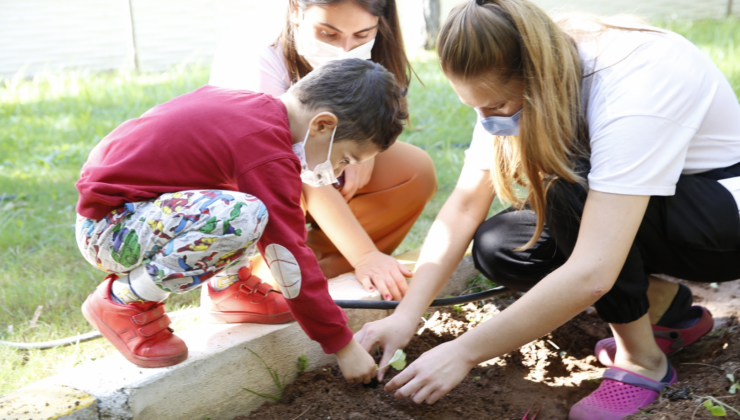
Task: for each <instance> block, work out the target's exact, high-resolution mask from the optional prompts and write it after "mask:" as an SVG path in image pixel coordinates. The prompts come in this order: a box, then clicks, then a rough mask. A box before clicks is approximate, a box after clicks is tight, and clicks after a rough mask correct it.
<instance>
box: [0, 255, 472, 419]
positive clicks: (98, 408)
mask: <svg viewBox="0 0 740 420" xmlns="http://www.w3.org/2000/svg"><path fill="white" fill-rule="evenodd" d="M397 258H398V259H399V261H401V262H403V263H404V264H406V265H408V266H413V265H414V264H415V263H416V259H417V258H418V251H411V252H409V253H407V254H403V255H400V256H398V257H397ZM475 274H477V271H476V270H475V268H474V267H473V263H472V258H471V257H470V256H469V255H468V256H466V257H465V258H464V259H463V261H462V262H461V264H460V266H458V268H457V270H456V271H455V272H454V274H453V275H452V277H451V278H450V281H449V282H448V283H447V285H446V286H445V288H444V289H443V290H442V292H441V293H440V294H439V296H446V295H449V294H451V293H454V292H461V291H463V290H465V288H466V285H467V280H469V279H470V278H472V277H473V276H474V275H475ZM329 291H330V293H331V294H332V296H333V297H334V298H335V299H353V300H380V295H379V294H378V292H377V291H376V292H374V293H368V292H366V291H365V290H364V289H363V288H362V286H361V285H360V284H359V283H358V282H357V281H356V280H355V278H354V274H345V275H342V276H339V277H337V278H335V279H331V280H329ZM346 312H347V317H348V319H349V326H350V328H351V329H352V330H353V331H358V330H359V329H360V328H361V327H362V325H364V324H365V323H366V322H369V321H374V320H377V319H381V318H384V317H386V316H387V315H388V314H389V311H382V310H359V309H350V310H346ZM178 335H179V336H180V337H182V338H183V339H184V340H185V342H186V343H187V345H188V349H189V356H188V359H187V360H186V361H184V362H183V363H180V364H178V365H175V366H172V367H168V368H157V369H143V368H139V367H137V366H134V365H132V364H131V363H129V362H127V361H126V360H125V359H124V358H123V357H122V356H120V355H118V354H115V355H112V356H108V357H105V358H103V359H99V360H96V361H94V362H90V363H87V364H83V365H81V366H77V367H75V368H73V369H71V370H69V371H67V372H64V373H61V374H59V375H56V376H54V377H51V378H47V379H45V380H43V381H40V382H37V383H35V384H33V385H30V386H28V387H25V388H22V389H20V390H18V391H16V392H14V393H12V394H9V395H7V396H5V397H3V398H0V418H1V419H19V420H30V419H35V420H40V419H41V420H47V419H61V420H103V419H105V420H150V419H157V420H184V419H193V420H203V419H205V418H209V419H210V420H222V419H223V420H230V419H232V418H233V417H235V416H237V415H246V414H248V413H249V412H251V411H252V410H254V409H256V408H257V407H259V406H260V405H261V404H262V403H264V402H265V399H264V398H262V397H258V396H256V395H254V394H251V393H249V392H246V391H244V388H249V389H251V390H253V391H256V392H259V393H263V394H272V395H277V394H278V393H279V390H278V388H277V386H276V385H275V383H274V382H273V380H272V378H271V377H270V375H269V373H268V371H267V369H266V368H265V365H263V364H262V362H261V361H260V360H259V359H258V358H257V357H255V356H254V355H252V354H251V353H250V352H249V351H247V350H248V349H249V350H252V351H253V352H255V353H256V354H258V355H259V356H260V357H261V358H262V359H263V360H264V362H265V364H266V365H267V366H269V367H271V368H274V369H276V370H277V372H278V374H279V375H280V377H281V378H282V377H283V375H285V376H284V378H285V382H286V383H290V382H292V381H293V380H294V379H295V377H296V375H297V360H298V357H300V356H306V358H307V359H308V362H309V369H315V368H317V367H319V366H321V365H324V364H327V363H332V362H334V360H335V359H334V356H333V355H326V354H324V353H323V351H322V350H321V347H320V346H319V345H318V344H317V343H315V342H313V341H311V340H310V339H309V338H308V337H306V335H305V334H304V333H303V331H302V330H301V328H300V326H299V325H298V324H297V323H295V322H293V323H289V324H282V325H258V324H206V325H197V326H195V327H193V328H190V329H188V330H185V331H183V332H179V333H178Z"/></svg>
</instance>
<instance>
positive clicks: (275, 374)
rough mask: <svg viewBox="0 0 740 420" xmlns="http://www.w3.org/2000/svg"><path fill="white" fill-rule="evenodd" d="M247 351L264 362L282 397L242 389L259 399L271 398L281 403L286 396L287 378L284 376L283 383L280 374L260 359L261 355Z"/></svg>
mask: <svg viewBox="0 0 740 420" xmlns="http://www.w3.org/2000/svg"><path fill="white" fill-rule="evenodd" d="M247 350H249V352H250V353H252V354H253V355H255V356H256V357H257V358H258V359H260V362H262V364H263V365H265V369H267V373H269V374H270V377H271V378H272V382H274V383H275V386H277V387H278V390H280V395H272V394H262V393H259V392H257V391H252V390H251V389H248V388H242V389H244V390H245V391H247V392H251V393H252V394H254V395H257V396H258V397H262V398H269V399H273V400H275V401H280V400H281V399H282V398H283V394H285V376H283V380H282V381H281V380H280V375H278V372H277V370H276V369H273V368H271V367H270V366H267V363H265V361H264V360H263V359H262V358H261V357H260V355H259V354H257V353H255V352H253V351H252V350H251V349H247ZM298 360H299V361H300V358H298Z"/></svg>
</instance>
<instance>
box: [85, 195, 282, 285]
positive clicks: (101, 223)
mask: <svg viewBox="0 0 740 420" xmlns="http://www.w3.org/2000/svg"><path fill="white" fill-rule="evenodd" d="M267 219H268V217H267V209H266V208H265V205H264V204H262V202H261V201H260V200H259V199H257V198H256V197H253V196H251V195H249V194H244V193H240V192H234V191H213V190H193V191H182V192H177V193H168V194H163V195H162V196H160V197H159V198H157V199H154V200H150V201H142V202H138V203H127V204H126V205H125V206H124V207H122V208H120V209H118V210H115V211H113V212H111V213H110V214H108V216H106V217H105V218H104V219H102V220H92V219H88V218H85V217H83V216H80V215H78V216H77V226H76V233H77V245H78V246H79V248H80V251H81V252H82V255H83V256H84V257H85V259H86V260H87V261H88V262H89V263H90V264H92V265H94V266H96V267H98V268H99V269H101V270H103V271H106V272H109V273H115V274H128V273H131V275H132V276H133V275H141V274H143V272H146V273H148V275H149V276H151V278H152V280H153V281H154V283H155V284H156V285H157V286H159V287H160V288H162V289H163V290H164V291H167V292H174V293H184V292H187V291H189V290H192V289H194V288H196V287H198V286H200V285H201V284H203V283H204V282H205V281H206V280H208V279H209V278H211V277H213V276H214V275H215V274H216V273H219V272H220V271H222V270H223V269H225V268H227V267H231V266H234V265H236V264H237V263H238V262H239V261H242V260H243V258H249V257H251V256H252V255H254V254H255V249H256V246H257V241H258V240H259V239H260V237H261V236H262V232H263V231H264V229H265V225H266V224H267ZM132 272H133V273H132Z"/></svg>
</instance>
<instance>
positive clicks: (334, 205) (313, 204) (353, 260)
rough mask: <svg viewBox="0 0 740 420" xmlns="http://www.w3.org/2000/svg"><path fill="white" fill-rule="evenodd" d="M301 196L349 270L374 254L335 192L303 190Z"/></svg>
mask: <svg viewBox="0 0 740 420" xmlns="http://www.w3.org/2000/svg"><path fill="white" fill-rule="evenodd" d="M303 193H304V194H305V196H306V205H307V207H308V212H309V213H311V217H313V218H314V220H316V223H318V225H319V226H321V230H323V231H324V233H326V236H328V237H329V239H331V241H332V243H334V245H335V246H336V247H337V249H338V250H339V252H341V253H342V255H344V257H345V258H347V261H349V263H350V264H352V266H353V267H356V265H357V262H358V261H359V260H360V259H361V257H362V256H363V255H365V254H367V253H369V252H372V251H377V248H376V247H375V244H374V243H373V241H372V239H370V237H369V236H368V234H367V232H365V229H363V228H362V225H360V222H358V221H357V218H356V217H355V215H354V214H352V211H351V210H350V208H349V206H348V205H347V202H346V201H345V200H344V198H343V197H342V195H341V194H340V193H339V191H337V190H336V189H334V188H333V187H331V186H326V187H319V188H313V187H309V186H304V188H303Z"/></svg>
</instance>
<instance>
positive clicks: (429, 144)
mask: <svg viewBox="0 0 740 420" xmlns="http://www.w3.org/2000/svg"><path fill="white" fill-rule="evenodd" d="M661 26H664V27H667V28H669V29H672V30H674V31H676V32H679V33H681V34H682V35H684V36H686V37H687V38H689V39H690V40H691V41H693V42H694V43H696V44H697V45H698V46H699V47H700V48H701V49H702V50H703V51H705V52H706V53H707V54H708V55H709V56H710V57H711V58H712V60H714V62H715V63H717V65H718V66H719V67H720V69H721V70H722V71H723V72H724V74H725V75H726V76H727V77H728V79H729V80H730V83H731V84H732V86H733V88H734V89H735V92H736V93H740V21H738V20H723V21H697V22H693V23H692V22H663V23H661ZM414 68H415V69H416V71H417V73H418V74H419V76H420V78H421V79H422V80H423V82H424V85H425V87H422V86H420V85H419V83H418V82H415V84H414V86H413V87H412V88H411V90H410V93H409V102H410V106H411V116H412V126H411V128H410V129H409V130H407V131H406V132H405V133H404V134H403V136H402V138H401V140H403V141H407V142H409V143H412V144H416V145H419V146H421V147H423V148H425V149H426V150H427V152H429V154H430V155H431V156H432V158H433V159H434V161H435V164H436V167H437V175H438V179H439V191H438V193H437V195H436V196H435V198H434V200H433V201H432V202H431V203H430V204H429V205H428V206H427V207H426V209H425V211H424V213H423V214H422V216H421V218H420V220H419V221H418V222H417V223H416V225H415V226H414V228H413V230H412V231H411V233H410V234H409V236H408V237H407V238H406V240H405V241H404V242H403V244H402V245H401V247H400V248H399V250H398V251H397V252H404V251H407V250H410V249H413V248H416V247H418V246H420V245H421V242H422V241H423V238H424V235H425V234H426V232H427V231H428V229H429V226H430V224H431V222H432V220H433V218H434V215H436V213H437V212H438V211H439V209H440V207H441V206H442V204H443V203H444V201H445V199H446V198H447V197H448V196H449V194H450V192H451V191H452V188H453V187H454V184H455V181H456V179H457V174H458V172H459V169H460V167H461V166H462V161H463V152H464V150H465V146H466V145H467V143H468V142H469V141H470V135H471V133H472V129H473V122H474V120H475V113H474V111H473V110H472V109H469V108H466V107H464V106H462V105H461V104H460V103H459V102H458V100H457V97H456V96H455V95H454V93H453V92H452V90H451V89H450V87H449V85H448V84H447V82H446V80H445V78H444V76H443V75H442V73H441V72H440V70H439V68H438V66H437V63H436V57H435V56H434V55H433V54H422V55H420V56H419V57H417V58H415V59H414ZM207 80H208V69H205V68H199V67H178V68H175V69H173V70H171V71H169V72H166V73H157V74H139V73H131V72H106V73H89V72H84V71H78V72H66V73H50V74H43V75H38V76H36V77H34V78H32V79H25V78H23V77H20V76H19V77H15V78H13V79H11V80H8V81H6V82H5V84H4V85H2V86H0V120H1V121H3V124H2V125H0V340H6V341H16V342H38V341H46V340H53V339H58V338H62V337H67V336H71V335H76V334H79V333H84V332H88V331H90V326H89V325H88V324H87V323H86V322H85V320H84V319H83V318H82V315H81V314H80V311H79V306H80V304H81V303H82V301H83V300H84V298H85V297H86V296H87V295H88V294H89V293H90V292H91V291H92V290H93V289H94V287H95V286H96V285H97V284H98V283H100V281H101V280H102V278H103V275H102V274H101V272H100V271H98V270H96V269H95V268H93V267H91V266H90V265H89V264H87V263H86V262H85V261H84V260H83V259H82V258H81V256H80V255H79V251H78V250H77V247H76V246H75V241H74V230H73V225H74V218H75V212H74V205H75V202H76V200H77V192H76V190H75V188H74V183H75V181H76V179H77V176H78V173H79V168H80V166H81V165H82V163H83V162H84V161H85V159H86V157H87V154H88V152H89V151H90V149H91V148H92V147H93V146H94V145H95V144H96V143H97V142H98V141H99V140H100V139H101V138H103V137H104V136H105V135H106V134H107V133H108V132H110V131H111V130H112V129H113V128H115V127H116V126H117V125H119V124H120V123H121V122H123V121H125V120H127V119H130V118H134V117H137V116H139V115H140V114H142V113H143V112H144V111H146V110H147V109H149V108H151V107H152V106H154V105H156V104H159V103H161V102H165V101H167V100H168V99H170V98H172V97H174V96H177V95H180V94H183V93H186V92H189V91H192V90H194V89H196V88H198V87H200V86H201V85H203V84H204V83H206V81H207ZM497 206H500V204H497ZM197 300H198V293H190V294H186V295H180V296H173V297H172V298H170V299H169V300H168V302H167V309H168V310H169V311H172V310H176V309H180V308H183V307H190V306H193V305H195V304H197ZM38 306H43V308H42V310H41V314H40V316H39V318H38V322H37V326H36V327H31V326H30V321H31V320H32V318H33V316H34V312H35V311H36V310H37V307H38ZM186 325H187V322H184V323H179V325H178V324H176V326H175V327H176V328H180V329H181V328H184V327H185V326H186ZM111 352H112V347H111V346H109V345H108V344H107V343H106V342H104V341H103V340H96V341H93V342H88V343H81V344H78V345H74V346H69V347H63V348H57V349H52V350H33V351H20V350H16V349H12V348H9V347H5V346H0V395H2V394H5V393H8V392H10V391H12V390H14V389H16V388H18V387H20V386H23V385H26V384H28V383H31V382H33V381H36V380H39V379H41V378H44V377H46V376H49V375H52V374H54V373H56V372H59V371H61V370H64V369H68V368H69V367H72V366H74V365H75V364H77V363H81V362H86V361H88V360H91V359H95V358H98V357H101V356H104V355H106V354H109V353H111Z"/></svg>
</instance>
